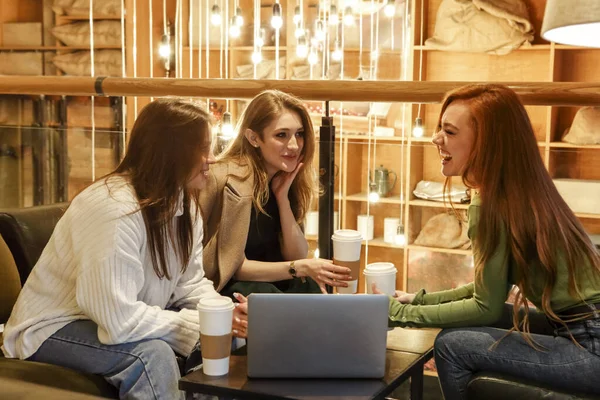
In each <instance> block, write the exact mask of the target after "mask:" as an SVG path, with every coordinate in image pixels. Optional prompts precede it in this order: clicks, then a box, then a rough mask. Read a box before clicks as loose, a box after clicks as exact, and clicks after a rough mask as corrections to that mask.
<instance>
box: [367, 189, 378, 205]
mask: <svg viewBox="0 0 600 400" xmlns="http://www.w3.org/2000/svg"><path fill="white" fill-rule="evenodd" d="M369 201H370V202H371V203H377V202H378V201H379V193H377V192H374V191H371V192H369Z"/></svg>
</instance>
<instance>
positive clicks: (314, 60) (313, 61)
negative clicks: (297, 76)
mask: <svg viewBox="0 0 600 400" xmlns="http://www.w3.org/2000/svg"><path fill="white" fill-rule="evenodd" d="M318 62H319V56H318V55H317V52H316V50H315V48H314V47H311V49H310V53H309V54H308V63H309V64H310V65H315V64H316V63H318Z"/></svg>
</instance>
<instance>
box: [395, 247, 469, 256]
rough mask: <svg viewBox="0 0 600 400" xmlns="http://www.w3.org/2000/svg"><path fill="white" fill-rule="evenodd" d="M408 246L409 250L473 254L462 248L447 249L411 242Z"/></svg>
mask: <svg viewBox="0 0 600 400" xmlns="http://www.w3.org/2000/svg"><path fill="white" fill-rule="evenodd" d="M406 247H407V248H408V249H409V250H417V251H432V252H435V253H448V254H460V255H464V256H470V255H471V254H472V252H471V250H462V249H445V248H442V247H425V246H416V245H414V244H409V245H408V246H406Z"/></svg>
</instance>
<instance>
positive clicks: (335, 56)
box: [331, 40, 344, 61]
mask: <svg viewBox="0 0 600 400" xmlns="http://www.w3.org/2000/svg"><path fill="white" fill-rule="evenodd" d="M343 55H344V54H343V53H342V49H340V42H338V41H337V40H336V41H335V48H334V50H333V51H332V52H331V59H332V60H333V61H340V60H341V59H342V56H343Z"/></svg>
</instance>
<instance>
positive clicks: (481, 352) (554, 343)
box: [434, 316, 600, 400]
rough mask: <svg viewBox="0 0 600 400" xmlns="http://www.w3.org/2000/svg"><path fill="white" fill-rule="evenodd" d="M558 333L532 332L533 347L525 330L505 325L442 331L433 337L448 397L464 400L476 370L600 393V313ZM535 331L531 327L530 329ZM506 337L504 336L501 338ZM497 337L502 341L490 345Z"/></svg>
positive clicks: (438, 367)
mask: <svg viewBox="0 0 600 400" xmlns="http://www.w3.org/2000/svg"><path fill="white" fill-rule="evenodd" d="M568 327H569V330H570V332H571V334H572V335H573V337H574V338H575V339H576V340H577V342H578V343H579V344H580V345H581V346H582V347H579V346H577V345H576V344H575V343H573V341H572V340H571V338H570V336H569V333H568V331H567V329H566V328H559V329H555V330H554V335H541V334H532V335H531V337H532V339H533V341H534V342H535V343H537V345H538V346H542V347H543V348H545V350H541V351H540V350H536V349H534V348H532V347H531V346H530V345H529V344H528V343H527V342H526V341H525V339H524V338H523V337H522V336H521V334H519V333H517V332H512V333H510V334H509V335H508V336H505V335H506V333H507V331H506V330H505V329H500V328H493V327H473V328H455V329H444V330H443V331H442V332H440V334H439V335H438V337H437V338H436V340H435V345H434V349H435V363H436V366H437V369H438V376H439V379H440V385H441V386H442V392H443V393H444V398H445V399H446V400H455V399H466V398H467V397H466V396H467V395H466V389H467V384H468V383H469V381H470V380H471V378H472V376H473V374H475V373H477V372H481V371H486V372H497V373H502V374H505V375H508V376H515V377H519V378H523V379H525V380H528V381H530V382H532V383H539V384H547V385H550V386H551V387H554V388H556V389H562V390H565V391H577V392H584V393H594V394H600V385H598V382H597V379H598V376H600V316H599V317H596V318H591V319H587V320H585V321H579V322H574V323H570V324H568ZM532 332H533V330H532ZM500 339H502V340H500ZM498 340H500V342H499V343H498V345H497V346H496V347H494V348H492V349H490V346H492V345H493V344H494V343H496V342H497V341H498Z"/></svg>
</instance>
